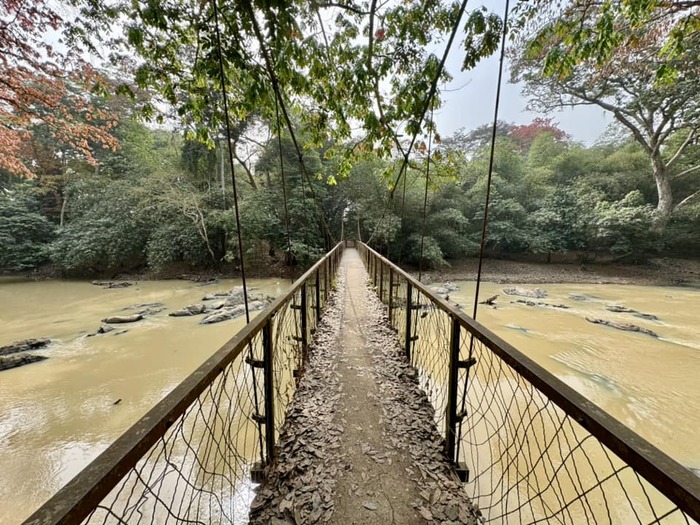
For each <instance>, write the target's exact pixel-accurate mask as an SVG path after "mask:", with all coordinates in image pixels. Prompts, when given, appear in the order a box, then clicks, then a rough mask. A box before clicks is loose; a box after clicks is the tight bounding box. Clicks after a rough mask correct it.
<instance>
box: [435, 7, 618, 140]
mask: <svg viewBox="0 0 700 525" xmlns="http://www.w3.org/2000/svg"><path fill="white" fill-rule="evenodd" d="M482 3H483V4H484V5H485V6H486V7H487V8H489V9H491V10H495V11H496V12H502V10H503V3H504V0H482ZM465 18H466V14H465ZM459 43H460V39H456V40H455V43H454V45H453V46H452V49H451V51H450V55H449V57H448V59H447V62H446V64H445V67H446V69H447V71H448V72H449V73H450V74H451V75H452V77H453V80H452V81H451V82H450V83H449V84H447V85H443V86H441V88H445V89H447V90H450V89H452V90H456V89H458V91H451V92H447V91H445V92H443V94H442V99H443V102H444V103H443V107H442V108H441V109H440V111H439V112H438V111H436V112H435V120H436V122H437V125H438V131H439V132H440V134H441V135H442V136H445V137H446V136H448V135H451V134H452V133H454V132H455V131H456V130H458V129H460V128H465V129H467V130H470V129H473V128H475V127H477V126H480V125H482V124H486V123H488V122H493V112H494V104H495V100H496V85H497V79H498V53H497V54H496V55H494V56H492V57H490V58H489V59H487V60H484V61H482V62H480V63H479V64H478V65H477V66H476V67H475V68H474V69H473V70H471V71H467V72H462V71H461V63H462V57H463V55H464V51H463V50H462V48H461V45H458V44H459ZM443 46H444V43H443V44H441V45H440V46H439V47H438V48H437V49H434V50H432V52H433V53H435V54H436V55H438V56H441V55H442V53H443V49H444V48H443ZM509 78H510V71H509V69H508V67H507V62H506V68H505V69H504V72H503V86H502V88H501V104H500V112H499V116H498V118H499V120H504V121H506V122H513V123H515V124H529V123H530V122H532V120H533V119H534V118H536V117H545V118H546V117H552V118H553V119H554V121H555V122H558V123H559V127H560V128H561V129H563V130H564V131H566V132H567V133H569V135H571V137H572V139H573V140H575V141H577V142H582V143H584V144H586V145H589V146H590V145H592V144H593V143H594V142H595V141H596V139H598V137H599V136H600V135H601V134H602V133H603V132H604V131H605V130H606V129H607V128H608V126H609V125H610V124H612V123H614V121H615V119H614V117H613V116H612V115H611V114H610V113H608V112H606V111H604V110H603V109H601V108H597V107H592V106H579V107H576V108H567V109H565V110H563V111H556V112H553V113H551V114H542V113H534V112H530V111H527V110H526V109H525V107H526V105H527V98H526V97H524V96H523V95H522V94H521V91H522V86H520V85H516V84H511V83H510V82H509V81H508V80H509ZM459 88H461V89H459Z"/></svg>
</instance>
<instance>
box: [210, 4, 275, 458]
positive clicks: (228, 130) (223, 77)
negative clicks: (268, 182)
mask: <svg viewBox="0 0 700 525" xmlns="http://www.w3.org/2000/svg"><path fill="white" fill-rule="evenodd" d="M212 5H213V6H214V27H215V33H216V49H217V54H218V58H219V74H220V75H221V96H222V98H223V105H224V118H225V119H226V141H227V143H228V159H229V164H230V166H231V184H232V187H233V209H234V213H235V217H236V235H237V239H238V257H239V258H240V260H241V281H242V283H243V304H244V305H245V322H246V323H250V309H249V307H248V286H247V284H246V278H245V261H244V260H243V236H242V234H241V216H240V210H239V206H238V191H237V189H236V173H235V169H234V163H233V148H232V144H231V119H230V118H229V110H228V95H227V93H226V74H225V69H224V58H223V53H222V51H221V32H220V30H219V6H218V5H217V0H212ZM248 356H249V358H250V360H251V362H252V360H253V357H254V356H253V344H252V343H248ZM251 371H252V376H253V401H254V404H255V412H256V413H257V414H259V413H260V410H259V400H258V386H257V380H256V377H255V368H252V367H251ZM261 425H262V423H260V422H258V441H259V448H260V461H261V462H262V463H264V462H265V458H264V455H263V438H262V426H261Z"/></svg>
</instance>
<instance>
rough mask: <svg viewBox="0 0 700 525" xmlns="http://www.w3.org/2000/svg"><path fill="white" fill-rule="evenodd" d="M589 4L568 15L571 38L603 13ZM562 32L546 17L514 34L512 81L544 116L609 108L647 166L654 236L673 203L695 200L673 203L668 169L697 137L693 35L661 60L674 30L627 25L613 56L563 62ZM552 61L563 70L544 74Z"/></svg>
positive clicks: (699, 71) (697, 64)
mask: <svg viewBox="0 0 700 525" xmlns="http://www.w3.org/2000/svg"><path fill="white" fill-rule="evenodd" d="M596 5H597V4H590V5H589V11H587V12H585V13H581V12H579V11H574V13H575V15H576V16H578V18H577V20H578V23H579V24H580V25H581V29H580V32H579V37H581V35H586V34H588V31H587V28H588V30H589V31H594V30H595V28H597V27H598V26H599V24H600V23H601V20H600V17H609V16H610V13H609V12H608V11H606V10H605V9H604V7H603V6H602V5H601V6H598V7H596ZM603 5H607V3H604V4H603ZM572 16H573V15H572ZM607 22H608V23H610V24H612V26H613V28H615V30H617V31H622V30H623V29H624V28H627V29H628V30H629V25H628V23H627V20H626V19H625V18H622V17H619V18H607ZM566 27H569V25H568V24H564V23H562V22H561V20H559V19H552V20H549V21H548V23H544V24H543V25H541V26H539V27H537V28H536V30H535V31H534V33H530V34H524V35H521V38H523V39H524V41H525V43H524V45H520V46H517V49H515V50H514V52H513V69H512V73H513V75H512V79H513V80H514V81H524V82H525V88H524V92H525V93H526V94H527V95H528V96H529V97H530V107H531V108H532V109H535V110H540V111H545V112H548V111H552V110H555V109H560V108H563V107H568V106H577V105H595V106H598V107H600V108H602V109H604V110H606V111H609V112H610V113H611V114H612V115H613V116H614V117H615V119H616V120H617V121H618V122H619V124H621V125H622V126H624V128H626V129H627V130H628V131H629V132H630V133H631V135H632V136H633V137H634V139H635V140H636V141H637V142H638V143H639V144H640V145H641V146H642V148H643V149H644V151H645V153H646V155H647V157H648V159H649V162H650V164H651V167H652V174H653V177H654V181H655V183H656V189H657V197H658V200H657V206H656V217H655V220H654V228H655V229H656V230H657V231H661V230H663V229H664V227H665V225H666V223H667V222H668V220H669V218H670V217H671V214H672V213H673V211H674V210H675V209H676V208H677V206H679V205H684V204H686V203H688V202H689V199H690V200H692V199H693V198H695V196H696V195H700V191H698V192H695V193H692V194H691V195H681V197H680V199H677V198H675V197H674V195H673V188H672V184H671V179H672V176H673V175H674V169H675V165H676V164H677V163H678V162H679V160H680V159H681V158H682V156H683V153H684V152H685V151H686V149H687V148H688V146H689V145H691V144H693V143H694V142H696V141H697V140H698V136H699V135H700V60H699V59H698V52H699V51H700V35H689V36H688V37H687V38H686V40H685V41H684V46H685V47H684V48H683V50H682V51H681V52H679V54H676V55H674V56H673V57H667V56H664V55H663V53H662V50H663V48H664V47H665V46H666V45H667V44H668V42H669V41H670V40H669V39H670V38H671V37H672V35H671V30H672V29H673V27H674V26H669V25H668V24H664V23H661V22H651V21H650V22H649V23H647V24H646V25H644V26H643V27H635V29H634V33H633V35H632V36H633V38H632V39H630V40H628V41H627V42H628V44H629V45H627V46H625V47H618V48H617V49H616V52H615V53H614V54H613V55H610V56H609V55H608V54H607V53H604V52H601V53H599V54H594V53H591V54H590V55H582V54H579V55H574V58H567V57H566V52H567V51H566V50H567V49H568V48H569V47H570V38H571V35H570V34H567V33H565V32H562V28H566ZM559 59H561V60H562V61H563V62H565V63H566V66H567V67H559V68H555V69H552V68H551V67H550V66H551V64H552V63H553V61H556V60H559ZM664 66H668V67H672V69H673V71H675V73H674V75H673V76H672V77H666V78H659V75H658V72H659V71H660V70H662V68H663V67H664ZM674 135H682V136H683V140H682V141H681V142H680V143H678V142H675V143H673V144H672V143H671V142H670V141H669V139H670V138H671V137H672V136H674ZM698 168H700V165H698V166H694V167H692V170H696V169H698Z"/></svg>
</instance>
